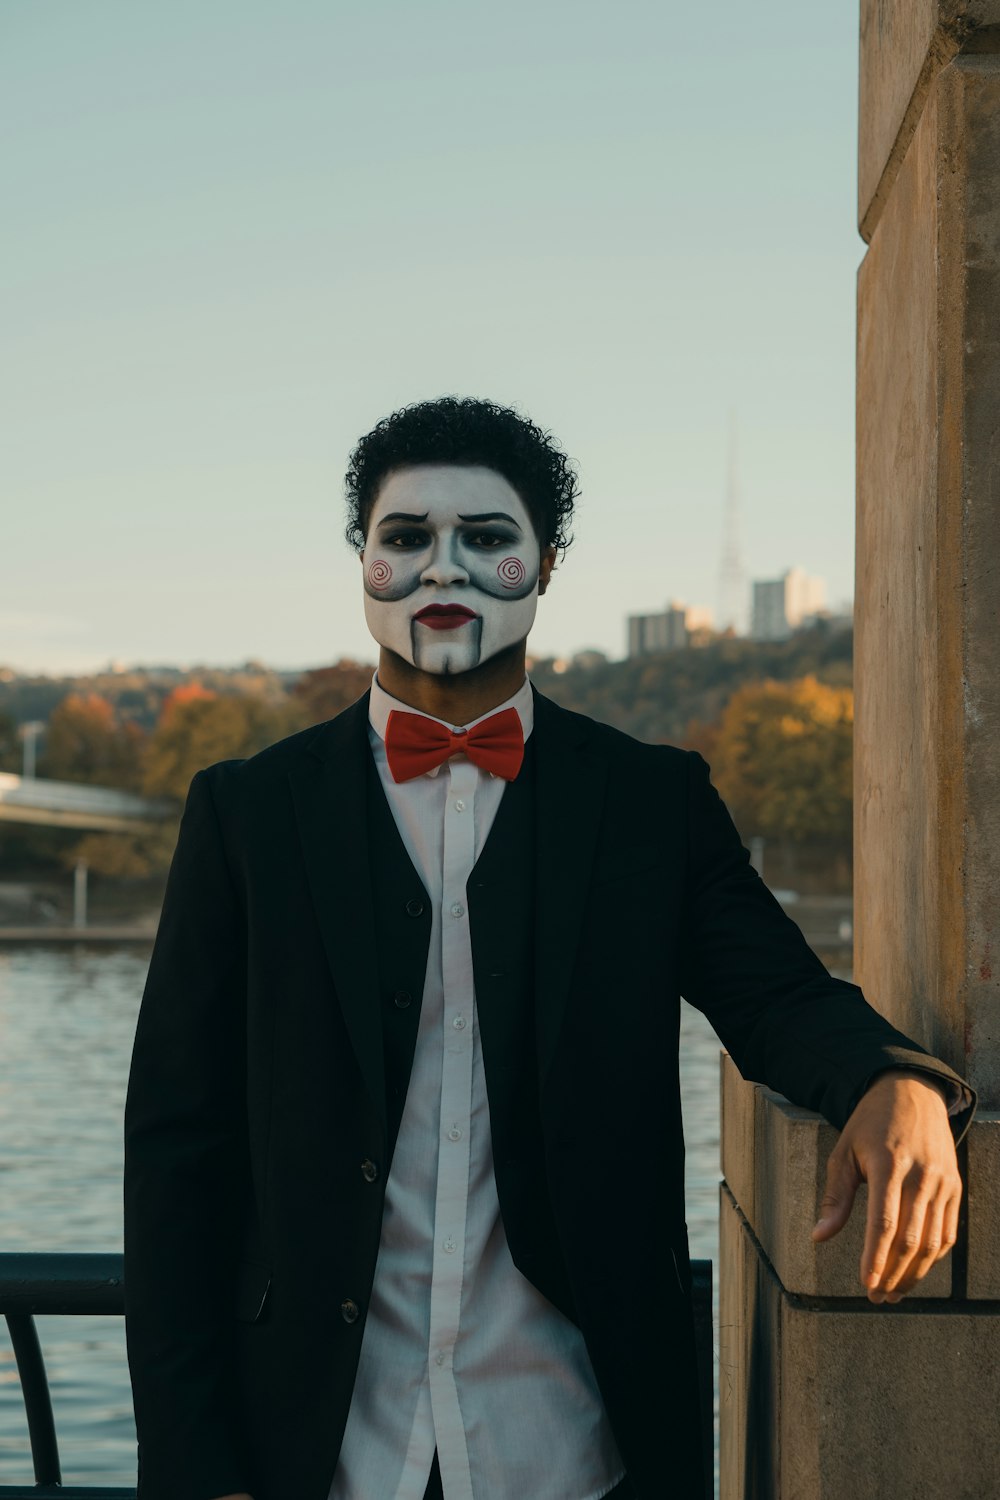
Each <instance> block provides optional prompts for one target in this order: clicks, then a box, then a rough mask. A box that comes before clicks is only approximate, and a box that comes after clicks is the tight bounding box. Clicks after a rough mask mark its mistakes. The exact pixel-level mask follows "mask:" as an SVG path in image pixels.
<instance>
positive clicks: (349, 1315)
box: [340, 1297, 361, 1323]
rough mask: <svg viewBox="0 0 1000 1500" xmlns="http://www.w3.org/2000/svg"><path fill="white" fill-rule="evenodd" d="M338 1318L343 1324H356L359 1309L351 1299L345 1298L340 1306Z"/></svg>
mask: <svg viewBox="0 0 1000 1500" xmlns="http://www.w3.org/2000/svg"><path fill="white" fill-rule="evenodd" d="M340 1316H341V1317H342V1318H343V1320H344V1322H345V1323H356V1322H357V1321H358V1318H359V1317H360V1316H361V1309H360V1307H359V1306H358V1304H357V1303H356V1302H355V1300H354V1298H353V1297H345V1298H344V1301H343V1302H342V1303H341V1304H340Z"/></svg>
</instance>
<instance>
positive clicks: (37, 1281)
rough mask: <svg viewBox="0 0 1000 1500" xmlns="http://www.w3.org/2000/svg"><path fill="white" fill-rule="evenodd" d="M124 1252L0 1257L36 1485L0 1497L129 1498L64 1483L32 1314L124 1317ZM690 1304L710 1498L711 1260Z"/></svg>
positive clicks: (3, 1301) (697, 1278) (128, 1491)
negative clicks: (114, 1253)
mask: <svg viewBox="0 0 1000 1500" xmlns="http://www.w3.org/2000/svg"><path fill="white" fill-rule="evenodd" d="M122 1260H123V1257H122V1256H121V1255H72V1254H69V1255H44V1254H37V1255H36V1254H23V1255H22V1254H17V1253H15V1254H7V1255H0V1313H3V1314H4V1316H5V1317H6V1319H7V1328H8V1330H9V1332H10V1341H11V1345H12V1347H13V1350H14V1359H15V1360H16V1362H17V1372H18V1376H19V1377H20V1381H21V1391H22V1394H23V1396H24V1409H25V1415H26V1416H27V1419H28V1438H29V1441H30V1443H31V1462H32V1466H33V1468H34V1474H35V1482H34V1484H33V1485H24V1484H20V1485H18V1484H13V1485H11V1484H0V1500H134V1496H135V1488H134V1487H131V1488H130V1487H128V1486H117V1487H116V1486H98V1487H96V1488H94V1487H88V1486H85V1485H64V1484H63V1482H62V1469H61V1467H60V1464H59V1445H58V1442H57V1440H56V1427H55V1419H54V1417H53V1415H52V1400H51V1397H50V1395H49V1382H48V1377H47V1375H46V1373H45V1361H44V1359H43V1357H42V1348H41V1344H40V1343H39V1340H38V1330H37V1329H36V1327H35V1316H36V1315H42V1316H45V1315H50V1316H51V1315H53V1314H70V1315H73V1314H81V1315H82V1314H88V1313H90V1314H94V1313H96V1314H108V1313H118V1314H124V1312H125V1277H124V1271H123V1265H122ZM691 1272H692V1281H693V1285H692V1304H693V1308H694V1323H695V1337H696V1340H697V1350H698V1385H699V1390H700V1393H701V1407H702V1411H703V1413H704V1418H705V1419H704V1421H703V1423H702V1430H703V1432H704V1435H705V1470H706V1474H707V1476H708V1482H707V1486H706V1495H707V1500H711V1497H712V1478H711V1476H712V1458H713V1438H712V1366H713V1357H712V1262H711V1261H710V1260H696V1261H692V1263H691Z"/></svg>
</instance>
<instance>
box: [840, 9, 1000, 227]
mask: <svg viewBox="0 0 1000 1500" xmlns="http://www.w3.org/2000/svg"><path fill="white" fill-rule="evenodd" d="M991 26H1000V0H861V46H860V87H859V100H858V121H859V131H858V222H859V224H861V226H862V233H863V234H864V235H865V238H866V239H868V238H870V237H871V233H872V232H873V230H874V227H875V224H876V223H877V221H878V217H879V215H880V213H881V210H882V208H883V207H884V205H885V202H886V201H887V199H888V196H889V193H890V192H891V190H892V185H893V180H894V176H895V172H896V170H898V166H899V164H900V162H901V161H902V159H903V156H904V155H905V152H906V149H907V147H908V145H909V142H910V139H911V137H912V135H913V132H914V130H915V128H916V125H917V121H918V119H919V117H920V114H921V112H922V110H923V107H924V104H925V103H926V100H927V97H928V95H929V93H930V91H931V89H932V87H933V84H934V78H935V75H936V74H937V72H938V71H939V70H940V69H941V68H942V67H944V66H946V65H947V64H948V63H949V62H950V61H951V60H952V58H953V57H954V56H955V55H956V54H957V53H958V52H959V50H960V49H961V48H962V47H967V46H976V45H982V44H984V42H985V44H987V45H993V39H992V38H983V35H982V33H983V29H984V28H988V27H991Z"/></svg>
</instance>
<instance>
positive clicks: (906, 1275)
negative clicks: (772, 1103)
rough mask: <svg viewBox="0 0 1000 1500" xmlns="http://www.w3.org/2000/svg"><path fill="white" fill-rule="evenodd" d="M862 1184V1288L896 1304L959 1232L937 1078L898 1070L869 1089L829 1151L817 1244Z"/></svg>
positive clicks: (956, 1188) (957, 1182)
mask: <svg viewBox="0 0 1000 1500" xmlns="http://www.w3.org/2000/svg"><path fill="white" fill-rule="evenodd" d="M862 1181H864V1182H867V1184H868V1221H867V1226H866V1232H865V1245H864V1250H863V1251H862V1253H861V1268H860V1274H861V1285H862V1286H864V1287H866V1288H867V1290H868V1300H869V1302H899V1301H900V1299H901V1298H902V1297H904V1296H905V1295H906V1293H907V1292H908V1291H910V1289H911V1288H912V1287H913V1285H914V1284H915V1283H916V1282H918V1281H919V1280H920V1278H921V1277H922V1276H924V1275H926V1273H927V1272H928V1271H929V1270H930V1268H931V1266H932V1265H933V1264H934V1262H935V1261H938V1260H940V1259H941V1258H942V1256H945V1255H947V1254H948V1251H949V1250H950V1249H951V1247H952V1245H953V1244H954V1243H955V1239H956V1237H957V1233H958V1206H959V1203H960V1202H961V1200H962V1179H961V1177H960V1176H959V1174H958V1162H957V1159H956V1157H955V1143H954V1140H953V1139H952V1134H951V1127H950V1125H949V1124H948V1110H947V1106H946V1104H945V1095H944V1088H943V1086H942V1085H940V1084H938V1082H937V1081H936V1079H934V1078H931V1077H930V1076H929V1075H928V1074H920V1073H908V1072H905V1071H904V1070H902V1069H897V1068H893V1069H890V1070H888V1071H886V1072H884V1073H880V1074H879V1075H878V1077H877V1078H876V1079H875V1081H874V1083H872V1085H871V1086H870V1088H868V1089H866V1090H865V1093H864V1094H863V1095H862V1096H861V1098H860V1100H859V1101H858V1103H857V1105H856V1106H855V1109H854V1112H853V1113H852V1115H851V1117H850V1119H849V1120H848V1121H847V1124H846V1125H845V1126H844V1129H843V1130H842V1132H841V1135H840V1139H839V1141H838V1142H837V1144H836V1146H835V1147H834V1149H833V1151H832V1152H831V1153H830V1159H829V1162H828V1163H827V1172H826V1190H825V1192H824V1194H823V1198H822V1201H821V1203H820V1219H819V1222H818V1223H817V1225H816V1227H815V1228H814V1229H813V1232H812V1237H813V1240H814V1241H820V1240H828V1239H831V1238H832V1237H833V1235H835V1234H837V1233H839V1231H840V1230H841V1229H842V1228H843V1227H844V1225H845V1224H846V1223H847V1220H848V1218H849V1217H850V1213H851V1207H852V1205H853V1203H854V1197H855V1194H856V1193H857V1190H858V1185H859V1183H861V1182H862Z"/></svg>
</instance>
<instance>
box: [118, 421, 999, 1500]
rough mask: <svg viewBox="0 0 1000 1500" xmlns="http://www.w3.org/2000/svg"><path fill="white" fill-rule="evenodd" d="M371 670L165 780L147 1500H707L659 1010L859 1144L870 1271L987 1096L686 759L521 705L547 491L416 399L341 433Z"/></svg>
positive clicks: (906, 1233)
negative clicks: (176, 810) (690, 1024)
mask: <svg viewBox="0 0 1000 1500" xmlns="http://www.w3.org/2000/svg"><path fill="white" fill-rule="evenodd" d="M348 494H349V500H350V504H351V524H350V526H349V536H350V537H351V539H352V540H353V541H354V542H355V544H356V545H357V546H358V547H359V549H360V557H361V563H362V569H363V579H364V608H365V616H366V619H367V622H368V625H369V628H370V630H371V632H372V634H373V636H374V637H375V639H376V640H377V641H378V643H379V646H380V653H379V664H378V670H377V673H376V675H375V677H374V678H373V681H372V686H371V689H370V692H368V693H366V694H365V695H364V696H363V697H362V698H361V699H359V700H358V702H357V703H355V704H353V705H352V706H351V707H350V708H348V709H347V710H346V711H345V712H343V713H341V714H339V715H338V716H337V717H336V718H335V719H333V720H331V721H330V722H329V723H326V724H323V725H320V726H319V727H317V728H314V729H311V730H308V731H306V732H305V733H303V734H299V735H295V736H293V737H292V738H290V739H288V740H285V741H282V742H281V743H280V744H277V745H275V746H273V747H271V748H270V749H269V750H267V751H265V752H263V753H262V754H260V755H257V756H254V757H253V758H252V759H250V760H248V761H246V762H236V761H231V762H226V763H223V764H220V765H217V766H213V767H210V768H209V769H208V770H207V771H203V772H200V773H199V775H198V776H196V777H195V780H194V782H193V784H192V787H191V791H190V794H189V798H188V803H187V807H186V810H185V814H184V820H183V823H182V826H181V833H180V838H179V841H178V847H177V851H176V854H175V858H174V863H173V866H172V868H171V874H170V879H169V883H168V888H167V894H166V899H165V903H164V908H163V915H162V919H161V923H160V929H159V933H158V935H157V940H156V945H155V949H154V952H153V957H152V962H151V965H150V972H149V979H148V983H147V986H146V991H145V994H144V997H143V1003H142V1010H141V1014H140V1017H139V1024H138V1029H137V1033H136V1042H135V1053H134V1058H133V1066H132V1074H131V1079H130V1085H129V1097H128V1105H127V1114H126V1179H125V1194H126V1198H125V1215H126V1217H125V1231H126V1251H125V1253H126V1288H127V1327H128V1340H129V1359H130V1363H131V1368H132V1378H133V1386H134V1391H135V1407H136V1419H137V1426H138V1432H139V1456H140V1479H139V1496H140V1500H217V1497H227V1500H246V1497H247V1496H251V1497H253V1500H327V1496H329V1497H330V1500H424V1497H425V1496H426V1497H435V1496H436V1497H441V1496H443V1497H444V1500H508V1497H515V1496H516V1497H518V1500H521V1497H524V1500H599V1497H605V1496H611V1497H619V1500H624V1497H642V1500H646V1497H650V1500H651V1497H658V1500H659V1497H669V1500H701V1497H702V1495H703V1493H704V1488H703V1485H704V1478H703V1475H702V1472H701V1458H700V1454H701V1444H700V1438H699V1424H700V1421H701V1420H702V1414H701V1413H700V1412H699V1410H698V1399H697V1387H696V1378H695V1363H694V1343H693V1332H692V1321H691V1311H690V1300H689V1299H690V1291H691V1281H690V1266H689V1261H688V1246H687V1237H686V1227H685V1223H684V1206H683V1144H682V1133H681V1114H680V1096H679V1088H678V1056H677V1041H678V1017H679V999H678V997H679V995H680V994H683V995H684V996H685V997H686V998H687V999H688V1000H689V1001H691V1002H692V1003H693V1004H695V1005H697V1006H699V1007H700V1008H701V1009H703V1010H704V1011H705V1013H706V1014H707V1015H708V1017H709V1018H710V1020H711V1022H712V1024H713V1025H714V1027H715V1028H716V1030H717V1031H718V1033H719V1035H720V1037H721V1038H722V1041H723V1042H724V1043H725V1045H726V1046H727V1048H728V1049H729V1051H730V1052H731V1054H732V1056H733V1058H734V1060H735V1062H736V1064H737V1066H738V1067H739V1068H740V1070H741V1072H742V1073H743V1074H744V1075H745V1076H746V1077H750V1078H755V1079H760V1080H762V1081H764V1082H766V1083H767V1084H769V1085H770V1086H771V1087H773V1088H775V1089H778V1090H780V1091H781V1092H782V1093H784V1094H786V1095H787V1096H789V1097H790V1098H792V1099H794V1100H797V1101H798V1102H800V1103H802V1104H804V1105H806V1106H808V1107H810V1108H813V1109H818V1110H820V1111H822V1112H823V1113H824V1114H825V1115H826V1116H827V1117H828V1118H829V1119H830V1120H832V1121H833V1122H834V1123H835V1124H836V1125H838V1126H840V1127H843V1129H842V1134H841V1136H840V1140H839V1142H838V1146H837V1149H836V1151H835V1152H834V1155H833V1157H832V1158H831V1166H830V1174H829V1180H828V1184H827V1192H826V1194H825V1196H824V1200H823V1209H822V1212H823V1218H822V1219H821V1221H820V1224H819V1225H818V1226H817V1228H816V1230H815V1231H814V1236H815V1237H816V1238H819V1239H822V1238H826V1237H829V1236H830V1235H832V1234H835V1233H836V1232H837V1231H838V1230H839V1228H840V1227H841V1226H842V1225H843V1223H844V1222H845V1221H846V1219H847V1216H848V1214H849V1213H850V1210H851V1204H852V1201H853V1198H854V1194H855V1190H856V1187H857V1185H858V1183H859V1181H860V1180H861V1179H862V1178H865V1179H867V1181H868V1185H869V1215H868V1232H867V1238H866V1241H865V1249H864V1253H863V1257H862V1262H861V1268H860V1271H861V1278H862V1283H863V1285H865V1287H866V1288H867V1291H868V1296H869V1298H870V1299H871V1300H872V1301H884V1300H888V1301H898V1300H899V1298H900V1297H901V1296H902V1295H904V1294H905V1293H906V1292H907V1291H908V1290H910V1288H911V1287H912V1286H914V1285H915V1284H916V1283H917V1281H918V1280H919V1278H920V1277H921V1276H922V1275H923V1274H924V1273H925V1272H926V1271H927V1270H928V1268H929V1267H930V1265H931V1264H933V1262H934V1261H935V1260H936V1259H938V1258H939V1257H940V1256H941V1255H943V1254H945V1253H946V1252H947V1249H948V1248H949V1247H950V1245H951V1244H952V1243H953V1241H954V1239H955V1232H956V1219H957V1213H958V1204H959V1199H960V1195H961V1184H960V1180H959V1176H958V1172H957V1168H956V1163H955V1149H954V1141H953V1133H954V1134H960V1133H961V1132H962V1131H963V1130H964V1128H965V1127H966V1126H967V1124H968V1121H969V1119H970V1118H971V1110H972V1108H973V1107H974V1097H973V1095H972V1092H971V1090H970V1089H969V1088H968V1086H967V1085H966V1084H965V1083H964V1082H963V1080H961V1079H960V1078H958V1077H957V1075H956V1074H954V1073H953V1072H952V1071H951V1070H950V1069H949V1068H947V1067H946V1066H945V1065H944V1064H943V1063H940V1062H938V1061H937V1060H936V1059H933V1058H931V1057H929V1056H928V1054H927V1053H926V1052H925V1051H924V1050H923V1049H922V1048H921V1047H919V1046H918V1045H917V1044H916V1043H914V1042H912V1041H910V1040H909V1039H908V1038H906V1037H904V1036H902V1035H901V1034H900V1033H898V1032H897V1031H895V1030H894V1029H893V1028H892V1027H891V1026H889V1024H888V1023H887V1022H886V1021H885V1020H884V1019H883V1018H882V1017H880V1016H879V1015H878V1014H877V1013H876V1012H875V1011H874V1010H873V1009H872V1008H871V1007H870V1006H869V1005H868V1004H867V1003H866V1001H865V999H864V997H863V996H862V994H861V992H860V990H858V989H857V988H856V987H854V986H853V985H849V984H845V983H843V982H841V981H837V980H834V979H832V978H831V977H830V976H829V975H828V974H827V972H826V970H825V969H824V968H823V966H822V965H821V964H820V963H819V961H818V960H817V959H816V958H815V956H814V955H813V954H812V952H811V951H810V950H809V948H808V947H807V946H806V944H805V943H804V941H803V939H802V937H801V934H800V933H799V931H798V929H797V928H796V927H795V925H794V924H793V923H792V922H791V921H789V920H788V918H786V917H785V915H784V914H783V912H782V911H781V909H780V907H779V906H778V905H777V903H776V902H775V901H774V899H773V898H772V897H771V895H770V894H769V893H768V891H767V890H766V888H765V887H764V885H763V883H762V882H761V881H760V880H759V878H758V877H757V875H756V874H755V872H754V871H753V869H752V868H751V866H750V864H749V859H748V856H747V853H746V850H745V849H744V848H743V847H742V845H741V844H740V841H739V837H738V835H737V833H736V831H735V829H734V828H733V825H732V822H731V821H730V819H729V817H728V814H727V813H726V811H725V809H724V807H723V805H722V803H721V802H720V800H719V798H718V796H717V794H716V793H715V791H714V790H713V788H712V786H711V784H710V782H709V780H708V769H707V767H706V765H705V763H704V762H703V761H702V760H701V759H700V757H698V756H697V755H694V754H688V753H685V752H683V751H680V750H676V749H673V748H671V747H666V746H650V745H644V744H641V743H639V742H637V741H635V740H632V739H631V738H630V737H629V736H627V735H623V734H620V733H619V732H617V731H616V730H613V729H611V728H609V727H608V726H606V725H602V724H598V723H595V722H593V721H591V720H589V719H586V718H584V717H583V716H581V715H578V714H573V713H569V712H567V711H565V710H563V709H561V708H559V707H557V705H556V704H554V703H553V702H551V701H550V700H548V699H546V698H545V697H543V696H542V695H541V694H539V693H537V692H536V691H535V689H534V688H533V686H532V685H531V683H530V682H529V680H528V679H527V677H526V673H525V642H526V638H527V635H528V632H529V630H530V628H531V625H532V622H533V619H534V615H535V609H536V606H537V599H538V596H539V595H540V594H543V593H545V592H546V590H547V588H548V585H549V582H550V579H551V575H552V571H553V567H554V563H555V560H556V557H557V555H558V551H559V547H560V546H561V545H564V544H565V531H564V525H565V522H566V520H567V519H568V517H569V515H570V513H571V511H572V504H573V499H574V495H575V480H574V476H573V474H572V472H571V470H570V468H569V466H568V464H567V462H566V460H565V458H564V457H563V455H562V454H560V453H559V452H558V450H557V449H556V448H555V447H554V445H553V444H552V442H551V440H550V439H549V438H548V436H547V435H545V434H544V433H542V432H541V431H540V430H539V429H538V428H537V427H535V426H534V425H533V424H532V423H530V422H527V421H526V420H524V419H523V418H521V417H519V416H518V415H516V414H515V413H514V412H512V411H508V410H505V409H503V408H499V407H496V406H494V405H492V404H491V403H489V402H482V401H469V400H462V401H460V400H456V399H452V398H446V399H442V400H440V401H437V402H427V403H422V404H420V405H416V406H413V407H409V408H406V409H405V410H403V411H401V412H397V413H396V414H395V415H394V416H392V417H390V418H388V419H387V420H386V421H384V422H382V423H380V424H379V425H378V426H377V427H376V428H375V430H374V431H373V432H372V433H370V434H368V436H367V437H365V438H363V439H362V440H361V442H360V443H359V444H358V447H357V449H356V450H355V453H354V455H353V456H352V465H351V469H350V472H349V474H348Z"/></svg>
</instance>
